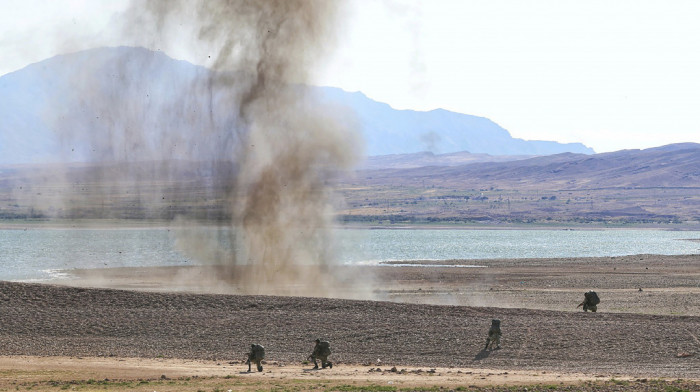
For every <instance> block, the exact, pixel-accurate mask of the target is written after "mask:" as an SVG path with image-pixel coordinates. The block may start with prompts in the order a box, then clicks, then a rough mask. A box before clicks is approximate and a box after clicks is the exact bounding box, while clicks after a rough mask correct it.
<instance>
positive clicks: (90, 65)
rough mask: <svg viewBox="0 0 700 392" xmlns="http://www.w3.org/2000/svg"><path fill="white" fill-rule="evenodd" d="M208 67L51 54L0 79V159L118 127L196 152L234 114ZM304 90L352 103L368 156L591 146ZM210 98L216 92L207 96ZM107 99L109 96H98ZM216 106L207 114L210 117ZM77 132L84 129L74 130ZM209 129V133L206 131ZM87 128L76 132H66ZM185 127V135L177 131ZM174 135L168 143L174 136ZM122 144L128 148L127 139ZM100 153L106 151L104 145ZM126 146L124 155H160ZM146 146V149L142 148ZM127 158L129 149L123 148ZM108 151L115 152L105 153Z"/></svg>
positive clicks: (62, 152) (99, 54) (46, 152)
mask: <svg viewBox="0 0 700 392" xmlns="http://www.w3.org/2000/svg"><path fill="white" fill-rule="evenodd" d="M212 75H213V71H211V70H208V69H206V68H204V67H201V66H196V65H193V64H191V63H188V62H185V61H181V60H174V59H172V58H170V57H168V56H166V55H165V54H163V53H161V52H154V51H150V50H147V49H144V48H132V47H116V48H98V49H91V50H86V51H82V52H77V53H71V54H65V55H60V56H56V57H53V58H50V59H47V60H44V61H41V62H38V63H35V64H31V65H29V66H27V67H25V68H23V69H21V70H18V71H15V72H12V73H9V74H6V75H3V76H2V77H0V164H18V163H41V162H53V161H63V160H68V161H84V160H87V158H88V157H89V156H91V155H93V156H94V155H95V154H97V155H99V154H100V153H101V149H104V146H101V145H100V143H119V142H121V140H120V138H125V137H127V136H128V135H127V136H122V135H120V134H119V132H125V133H126V132H131V133H132V134H135V133H139V132H140V134H139V136H138V138H139V139H138V143H134V144H139V145H141V147H143V145H153V146H158V145H161V144H163V143H164V142H163V139H162V138H163V136H164V135H170V137H169V139H168V143H170V142H171V140H172V139H173V137H172V135H173V134H175V135H178V137H177V138H175V139H177V140H179V141H181V142H182V143H181V145H180V147H178V148H182V147H181V146H182V144H185V143H188V144H190V145H192V144H193V143H194V140H196V143H198V147H197V149H196V153H191V151H193V150H192V149H191V148H189V149H188V150H187V151H188V154H186V156H184V157H183V158H187V159H192V160H198V159H202V158H203V157H206V156H209V155H210V151H211V149H214V148H217V147H218V144H219V140H220V138H221V137H210V138H209V139H206V138H204V137H198V135H197V132H200V131H199V130H203V129H206V130H207V132H209V133H211V132H213V133H214V134H216V133H219V134H222V133H225V132H226V130H227V127H230V124H231V123H232V122H235V118H233V117H231V115H230V113H229V112H230V110H228V109H227V108H225V107H222V105H224V103H223V102H220V101H217V100H216V96H217V92H216V91H215V90H214V91H213V90H212V89H205V90H201V89H193V88H192V86H194V85H197V82H198V81H202V80H212ZM305 88H308V89H311V90H314V91H313V92H314V94H316V95H317V96H320V97H322V99H324V100H325V101H327V102H330V103H333V104H336V105H341V106H344V107H349V108H350V109H351V110H352V112H354V113H355V115H356V117H357V127H358V132H359V133H360V134H361V136H362V138H363V139H364V141H365V152H366V154H367V155H369V156H378V155H387V154H410V153H420V152H424V151H429V152H431V153H434V154H446V153H455V152H463V151H468V152H470V153H474V154H488V155H492V156H495V155H517V156H522V155H550V154H557V153H562V152H572V153H583V154H591V153H593V152H594V151H593V150H592V149H591V148H588V147H586V146H584V145H583V144H580V143H568V144H561V143H557V142H554V141H528V140H523V139H517V138H513V137H512V136H511V135H510V134H509V132H508V131H507V130H505V129H503V128H502V127H500V126H499V125H498V124H496V123H494V122H493V121H491V120H489V119H486V118H483V117H477V116H471V115H468V114H461V113H455V112H450V111H447V110H442V109H437V110H432V111H428V112H421V111H413V110H395V109H393V108H391V106H389V105H388V104H386V103H381V102H377V101H374V100H372V99H370V98H368V97H367V96H365V95H364V94H362V93H361V92H346V91H343V90H341V89H339V88H334V87H313V86H307V87H305ZM212 97H214V98H212ZM105 98H108V99H105ZM212 113H214V115H211V114H212ZM77 130H81V131H82V133H78V132H77ZM210 131H211V132H210ZM75 134H88V135H90V137H88V138H82V139H81V140H75V139H70V138H68V137H66V135H75ZM181 135H182V136H181ZM174 143H175V142H173V144H174ZM125 148H126V147H125ZM104 151H105V152H104V154H107V149H104ZM138 151H140V150H134V151H131V155H130V156H129V158H130V159H131V160H148V159H161V158H165V157H162V156H148V154H147V153H144V154H143V156H140V155H139V154H138ZM143 151H146V152H147V151H150V150H148V149H144V150H143ZM124 154H125V156H126V154H127V153H126V152H125V153H124ZM105 158H106V159H113V158H118V157H113V156H105Z"/></svg>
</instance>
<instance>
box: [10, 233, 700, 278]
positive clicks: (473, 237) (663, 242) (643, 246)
mask: <svg viewBox="0 0 700 392" xmlns="http://www.w3.org/2000/svg"><path fill="white" fill-rule="evenodd" d="M335 234H336V237H337V245H338V246H337V248H338V249H339V250H338V258H339V260H340V261H341V262H344V263H363V264H372V263H377V262H379V261H386V260H447V259H485V258H531V257H582V256H622V255H629V254H642V253H649V254H698V253H700V242H697V241H687V240H688V239H700V231H655V230H610V231H566V230H361V229H347V230H336V231H335ZM205 237H206V238H207V241H208V242H209V243H210V244H215V243H218V244H221V246H222V247H223V248H230V245H229V244H228V243H227V238H228V235H227V233H222V232H221V231H219V230H213V229H212V230H211V233H207V234H206V235H205ZM177 243H178V239H177V236H176V235H175V234H174V233H173V232H171V231H170V230H167V229H113V230H112V229H99V230H94V229H33V230H0V280H34V279H38V280H43V279H50V278H52V277H56V276H59V275H60V274H61V270H70V269H74V268H107V267H131V266H168V265H192V264H200V263H201V262H202V261H201V260H196V259H193V258H190V257H188V256H187V255H186V252H181V251H179V250H177V249H186V247H187V246H188V245H186V244H184V245H179V246H178V245H176V244H177ZM190 246H193V245H190ZM210 246H211V245H210Z"/></svg>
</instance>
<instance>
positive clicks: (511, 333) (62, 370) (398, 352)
mask: <svg viewBox="0 0 700 392" xmlns="http://www.w3.org/2000/svg"><path fill="white" fill-rule="evenodd" d="M421 264H425V263H421ZM440 264H441V265H444V264H454V265H473V264H479V265H482V267H479V268H462V267H454V266H450V267H447V266H443V267H432V268H426V267H420V266H403V267H397V266H380V267H362V268H364V269H366V270H363V271H364V273H366V274H367V276H368V279H367V280H368V281H371V282H372V285H373V287H374V289H373V290H372V291H371V294H372V295H374V296H375V297H376V298H379V299H383V300H384V301H377V300H371V301H368V300H345V299H329V298H301V297H274V296H241V295H231V294H198V293H192V292H170V290H173V289H175V288H177V289H184V290H188V291H198V292H207V291H219V290H221V287H219V286H211V287H198V286H196V285H195V284H194V283H190V284H191V286H189V287H185V286H182V283H181V282H180V283H179V284H178V286H177V287H172V286H171V285H170V284H169V283H168V282H170V278H171V277H172V276H173V275H174V274H176V275H178V274H181V273H182V272H183V271H181V270H180V271H173V270H171V269H155V270H149V269H123V270H102V271H99V275H100V279H99V280H96V279H95V277H96V276H95V274H97V273H98V272H97V271H74V273H75V276H76V278H73V279H71V280H70V281H64V282H62V283H63V284H70V286H59V285H47V284H28V283H11V282H0V390H2V389H5V390H9V389H12V390H15V389H20V390H23V389H34V390H52V389H53V390H61V389H76V390H125V389H135V390H149V391H153V390H158V391H168V390H171V391H180V390H205V391H212V390H220V391H226V390H229V389H231V390H255V389H262V390H271V389H279V390H313V389H317V390H421V389H422V390H426V389H430V388H436V389H434V390H439V388H444V389H445V390H450V389H452V390H494V391H495V390H508V389H507V388H510V387H515V388H516V389H517V388H525V387H526V386H527V388H528V390H529V391H532V390H584V391H618V390H625V391H627V390H629V391H633V390H641V391H645V390H648V391H651V390H662V391H666V390H667V391H683V390H688V391H700V340H699V337H700V300H699V299H698V297H700V296H699V295H698V294H699V293H700V291H699V287H698V286H699V284H700V256H649V255H642V256H629V257H618V258H597V259H565V260H549V259H538V260H488V261H483V260H481V261H478V262H477V261H453V262H450V263H445V262H440ZM194 272H195V270H193V269H187V270H186V273H187V274H189V275H191V276H196V275H193V274H194ZM361 272H362V271H361ZM353 274H358V271H354V272H353ZM370 274H371V277H372V278H371V279H369V276H370ZM81 285H82V286H104V287H116V288H120V289H122V288H131V289H134V288H137V289H139V291H135V290H115V289H113V288H85V287H76V286H81ZM639 288H642V291H639ZM589 289H594V290H596V291H597V292H598V293H599V294H600V296H601V301H602V302H601V304H600V305H599V311H598V312H597V313H584V312H582V311H580V309H578V310H577V309H576V305H577V304H578V302H580V301H581V300H582V299H583V292H584V291H586V290H589ZM143 290H149V291H143ZM385 300H391V301H385ZM492 318H499V319H501V320H502V330H503V340H502V346H503V347H502V348H501V349H500V350H494V351H484V350H482V349H483V345H484V342H485V337H486V332H487V330H488V327H489V325H490V321H491V319H492ZM316 337H322V338H324V339H328V340H329V341H330V342H331V345H332V349H333V355H332V356H331V359H332V360H333V362H334V365H335V366H334V367H333V369H325V370H321V371H311V370H310V368H311V366H310V365H309V364H306V363H304V362H303V361H304V359H305V358H306V356H307V355H308V354H310V352H311V349H312V346H313V342H312V340H313V339H315V338H316ZM253 342H258V343H260V344H263V345H264V346H265V347H266V349H267V360H268V363H267V364H266V367H265V371H264V372H263V373H251V374H248V373H246V372H244V371H245V370H247V366H245V365H244V364H243V363H242V359H243V358H244V356H245V352H246V351H247V349H248V347H249V346H250V344H251V343H253ZM392 369H393V371H392ZM433 369H434V370H433ZM105 379H107V381H105ZM677 379H682V381H677ZM518 390H522V389H518Z"/></svg>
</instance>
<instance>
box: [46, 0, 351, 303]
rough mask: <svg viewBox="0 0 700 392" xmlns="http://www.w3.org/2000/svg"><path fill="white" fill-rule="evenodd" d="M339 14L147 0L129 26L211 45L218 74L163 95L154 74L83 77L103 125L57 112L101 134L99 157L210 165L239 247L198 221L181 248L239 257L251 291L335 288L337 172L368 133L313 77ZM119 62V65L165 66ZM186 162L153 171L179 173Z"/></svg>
mask: <svg viewBox="0 0 700 392" xmlns="http://www.w3.org/2000/svg"><path fill="white" fill-rule="evenodd" d="M338 12H339V3H338V2H331V1H320V0H319V1H314V0H310V1H309V0H279V1H276V0H265V1H259V0H230V1H229V0H215V1H209V0H207V1H204V0H201V1H188V0H174V1H165V0H147V1H136V2H134V3H133V4H132V6H131V7H130V9H129V10H128V11H127V12H126V14H125V18H124V21H125V23H124V31H125V34H126V36H128V37H130V38H131V39H134V40H141V41H143V40H144V39H145V40H146V43H145V44H146V45H147V46H149V47H152V48H159V47H161V46H164V47H166V49H167V48H173V47H178V45H182V46H184V47H185V50H192V51H193V52H195V53H196V54H200V55H201V54H202V53H207V54H206V56H207V61H206V63H207V65H208V66H209V68H210V69H211V72H205V71H204V70H201V71H200V72H198V73H197V74H196V75H193V76H192V77H191V79H189V80H187V81H186V83H184V84H183V83H182V81H179V82H180V83H177V85H185V86H186V87H185V88H176V87H172V86H171V84H173V83H172V82H173V80H168V79H167V75H165V76H166V81H165V82H163V86H161V88H162V89H160V88H159V89H158V91H151V92H150V93H152V94H159V95H162V96H168V97H169V99H167V100H164V101H163V102H167V103H166V104H158V105H156V104H154V103H153V101H151V100H150V98H151V97H150V95H149V94H148V93H145V92H142V91H141V90H140V89H141V88H142V87H141V83H142V82H143V81H133V80H121V79H119V78H117V79H116V83H115V81H113V83H111V84H110V83H105V82H104V81H102V82H94V81H92V82H90V81H83V82H81V83H80V84H79V85H78V88H79V90H80V93H81V96H82V97H84V99H85V102H84V103H85V105H86V106H87V107H89V108H90V109H89V110H91V111H94V112H95V113H97V115H96V116H95V117H98V118H100V119H99V120H96V121H98V122H99V123H100V127H102V128H101V129H102V131H101V132H95V127H96V124H91V125H89V126H88V125H84V124H83V125H80V124H79V123H78V121H77V119H76V118H73V117H76V116H72V115H71V114H70V113H63V114H62V115H61V116H59V118H58V119H57V120H58V121H60V123H61V124H62V125H61V129H62V134H63V136H64V141H65V142H66V143H74V142H75V141H76V140H81V139H82V140H87V141H88V142H89V145H90V146H91V147H90V148H91V151H88V153H87V154H88V155H90V156H91V158H92V159H95V160H97V159H99V160H105V159H106V160H109V161H115V162H125V161H126V162H135V161H156V162H161V161H168V160H170V161H171V162H172V160H173V159H177V160H181V161H187V162H199V163H198V165H199V166H198V168H197V170H195V172H194V174H195V176H196V173H198V172H202V171H206V172H207V173H213V174H212V176H211V177H212V178H213V179H212V180H211V183H212V184H223V185H221V186H220V187H219V188H217V189H219V190H221V192H220V193H217V192H214V191H208V192H207V193H206V194H204V195H203V196H202V197H203V198H212V197H222V198H224V199H225V200H226V201H225V204H226V208H225V211H224V212H223V213H222V214H220V215H217V216H215V217H214V218H215V219H216V220H217V222H218V224H220V225H221V226H220V227H221V231H220V232H219V235H220V234H221V233H228V234H226V235H228V236H230V241H229V242H230V243H231V246H230V249H228V250H221V249H219V250H215V251H213V250H212V249H211V248H212V247H217V246H220V244H217V241H211V239H209V240H206V239H205V240H203V239H204V238H205V237H206V235H202V234H201V233H194V232H193V231H192V230H189V229H188V230H183V231H182V233H185V232H187V233H189V235H186V236H184V237H180V238H178V242H179V244H180V245H179V247H180V248H181V249H183V250H184V251H186V252H188V253H189V254H190V255H192V256H193V257H195V258H196V257H201V258H203V259H206V258H211V260H208V261H209V262H213V263H217V264H221V265H225V266H227V268H226V269H225V271H226V273H227V274H228V275H230V276H228V277H227V279H232V280H233V283H234V284H235V285H236V287H238V291H239V292H244V293H265V294H301V295H328V294H331V293H329V292H328V290H330V289H331V288H332V287H333V286H334V285H335V283H336V282H335V277H334V274H333V273H332V270H333V268H332V263H333V251H332V238H331V236H330V234H329V233H330V231H329V228H330V226H331V225H332V219H333V209H332V207H331V205H332V201H333V193H332V191H331V188H330V187H329V183H330V182H331V181H332V178H333V176H334V175H336V174H337V173H338V172H339V171H342V170H345V169H347V168H349V167H350V166H351V165H352V164H353V163H354V161H355V159H356V155H357V151H358V142H357V139H356V136H355V133H354V131H353V127H352V125H353V124H352V119H351V118H352V116H351V115H349V114H348V113H346V112H344V111H343V110H341V109H339V108H330V107H323V105H322V103H321V102H320V100H319V99H318V97H315V96H313V95H312V94H311V93H309V89H308V88H306V86H305V83H307V82H309V80H310V79H309V78H310V76H311V74H312V72H313V70H314V67H315V65H316V64H317V62H318V59H320V58H323V56H324V53H325V51H326V50H327V48H328V45H330V44H331V43H332V38H333V36H334V34H333V26H334V24H335V20H336V16H337V14H338ZM178 37H180V38H182V39H181V40H179V41H178ZM183 37H184V38H183ZM173 40H176V41H177V42H173ZM180 41H181V42H180ZM188 43H189V44H190V46H187V45H188ZM179 49H180V50H182V48H179ZM157 56H158V54H154V55H152V56H151V57H154V58H155V57H157ZM114 61H115V64H116V65H110V67H116V70H115V71H114V72H115V73H117V74H122V72H123V71H124V69H125V68H126V67H130V68H134V67H135V68H141V69H148V67H149V66H151V64H150V63H149V61H148V60H146V61H145V62H144V61H143V60H139V61H138V62H137V63H136V64H134V61H132V60H128V61H127V60H125V59H119V58H115V59H114ZM83 72H84V70H83ZM130 90H134V91H131V92H130ZM125 94H130V95H128V98H127V96H126V95H125ZM136 96H139V97H140V98H138V99H136V98H134V97H136ZM146 97H148V98H146ZM203 97H204V98H205V99H202V98H203ZM100 116H102V117H100ZM339 118H342V119H343V121H339ZM105 124H106V125H105ZM202 162H204V163H202ZM159 165H162V164H159ZM127 167H131V166H127ZM173 170H174V169H173V168H172V167H170V166H168V167H160V166H159V167H158V168H157V170H155V172H150V173H156V174H153V175H154V176H161V177H162V176H165V177H167V175H168V173H170V172H172V171H173ZM107 175H109V174H107V173H102V176H107ZM159 181H160V180H159ZM159 181H156V180H155V179H154V180H153V181H152V184H153V186H154V187H157V186H160V184H161V183H162V182H159ZM195 183H197V181H196V180H195ZM168 184H171V182H168ZM197 184H199V186H200V187H205V188H206V187H207V186H211V185H212V184H206V183H203V182H199V183H197ZM112 192H113V189H107V190H105V191H104V194H103V195H102V197H107V196H106V195H107V194H108V193H112ZM144 204H147V203H144ZM176 216H179V217H180V218H183V219H189V218H191V216H187V214H183V215H177V214H173V216H172V217H173V218H174V217H176ZM202 217H204V218H211V217H209V216H206V214H205V215H202V214H201V213H200V214H199V215H198V218H202ZM222 217H224V218H223V219H222ZM207 255H208V256H207ZM205 261H207V260H205Z"/></svg>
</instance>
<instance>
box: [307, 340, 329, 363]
mask: <svg viewBox="0 0 700 392" xmlns="http://www.w3.org/2000/svg"><path fill="white" fill-rule="evenodd" d="M329 355H331V345H330V344H329V343H328V342H326V341H322V340H321V339H316V345H315V346H314V351H313V352H312V353H311V355H309V358H308V359H312V360H313V361H314V369H318V363H317V362H316V360H317V359H319V360H321V366H322V368H323V369H325V368H326V366H328V367H329V368H331V369H333V364H332V363H330V362H328V356H329Z"/></svg>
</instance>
